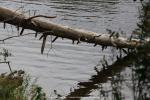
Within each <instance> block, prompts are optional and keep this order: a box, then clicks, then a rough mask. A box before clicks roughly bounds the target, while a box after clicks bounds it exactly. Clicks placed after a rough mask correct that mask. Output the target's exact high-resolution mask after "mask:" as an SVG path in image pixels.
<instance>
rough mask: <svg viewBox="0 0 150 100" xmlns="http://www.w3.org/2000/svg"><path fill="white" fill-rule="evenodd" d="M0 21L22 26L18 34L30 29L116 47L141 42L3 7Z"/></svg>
mask: <svg viewBox="0 0 150 100" xmlns="http://www.w3.org/2000/svg"><path fill="white" fill-rule="evenodd" d="M0 22H3V23H8V24H12V25H15V26H17V27H22V31H21V33H20V35H21V34H23V31H24V29H31V30H34V31H36V32H42V33H43V34H46V35H54V36H56V37H62V38H67V39H71V40H72V41H77V43H80V41H83V42H87V43H93V44H94V45H102V46H113V47H117V48H135V47H138V46H140V45H142V43H141V42H140V41H139V40H136V39H134V40H133V39H132V40H128V39H127V38H123V37H114V36H110V34H99V33H95V32H91V31H85V30H81V29H75V28H70V27H67V26H63V25H58V24H54V23H52V22H44V21H41V20H37V19H34V17H33V18H28V17H26V16H24V15H22V14H19V13H16V12H15V11H12V10H9V9H6V8H3V7H0Z"/></svg>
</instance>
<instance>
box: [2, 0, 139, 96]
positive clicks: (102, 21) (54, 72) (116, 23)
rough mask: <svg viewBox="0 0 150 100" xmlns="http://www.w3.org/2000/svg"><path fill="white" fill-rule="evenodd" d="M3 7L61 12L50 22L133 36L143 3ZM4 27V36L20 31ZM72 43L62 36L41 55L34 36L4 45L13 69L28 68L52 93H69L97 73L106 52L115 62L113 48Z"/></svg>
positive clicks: (52, 1) (59, 1) (5, 2)
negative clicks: (102, 48) (139, 8)
mask: <svg viewBox="0 0 150 100" xmlns="http://www.w3.org/2000/svg"><path fill="white" fill-rule="evenodd" d="M0 6H2V7H7V8H10V9H13V10H16V9H18V8H19V7H21V6H24V8H23V9H20V10H19V11H20V12H21V11H28V10H30V16H32V15H33V12H34V11H35V10H37V14H43V15H52V16H53V15H57V18H55V19H51V20H50V21H53V22H55V23H58V24H64V25H68V26H70V27H75V28H81V29H86V30H90V31H95V32H98V33H106V29H112V30H115V31H124V34H123V36H129V35H130V33H131V32H132V30H134V29H135V28H136V23H137V21H138V15H139V14H138V7H139V3H138V2H136V3H134V2H133V1H132V0H22V1H21V0H1V1H0ZM26 15H29V13H28V12H27V13H26ZM43 20H45V19H43ZM0 27H1V28H0V30H1V37H0V38H1V39H2V38H5V37H7V36H10V35H16V34H18V32H17V31H16V29H15V27H13V28H11V26H10V25H7V29H5V30H4V29H3V28H2V27H3V26H2V24H1V25H0ZM28 32H30V31H28V30H27V31H26V33H28ZM49 41H50V40H49ZM71 42H72V41H70V40H67V39H64V40H62V39H58V40H57V41H56V42H55V43H54V44H53V45H52V46H53V49H50V47H51V44H50V43H47V45H46V47H47V48H46V50H45V53H44V55H41V54H40V47H41V41H39V40H38V39H37V38H34V36H32V35H31V36H24V37H21V38H14V39H11V40H8V41H6V43H5V44H1V47H5V48H7V49H8V50H10V52H11V53H12V54H13V56H12V57H10V58H9V60H10V61H11V66H12V69H14V70H15V69H24V70H25V71H27V72H28V73H29V74H30V75H31V76H32V77H33V78H38V79H37V83H38V84H40V85H41V86H42V87H43V88H44V90H45V91H46V92H47V93H48V94H51V93H53V90H57V91H58V92H59V93H60V94H63V95H66V94H68V93H69V91H70V88H73V87H75V88H76V87H77V86H76V84H77V83H78V82H80V81H86V80H88V79H89V78H90V77H91V76H92V75H94V74H95V73H96V72H95V71H94V70H93V69H94V66H96V65H97V64H98V63H99V61H100V60H101V59H102V58H103V56H104V55H105V56H106V57H107V59H109V60H110V63H111V62H112V60H111V57H112V51H111V49H107V50H105V51H104V52H102V51H101V48H100V46H97V47H93V46H92V45H90V44H86V43H81V44H79V45H72V43H71ZM47 53H48V56H47ZM0 71H1V72H4V71H8V67H7V66H5V65H0Z"/></svg>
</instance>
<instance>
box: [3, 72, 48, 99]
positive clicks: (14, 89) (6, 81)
mask: <svg viewBox="0 0 150 100" xmlns="http://www.w3.org/2000/svg"><path fill="white" fill-rule="evenodd" d="M0 100H46V94H45V93H44V92H43V90H42V88H41V87H39V86H38V85H35V84H31V85H30V77H29V76H26V75H25V74H24V71H22V70H19V71H14V72H13V73H10V74H7V73H3V74H1V75H0Z"/></svg>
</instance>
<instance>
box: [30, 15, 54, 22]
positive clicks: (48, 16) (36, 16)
mask: <svg viewBox="0 0 150 100" xmlns="http://www.w3.org/2000/svg"><path fill="white" fill-rule="evenodd" d="M38 17H44V18H56V16H44V15H36V16H32V17H29V18H28V19H27V20H28V21H31V20H32V19H34V18H38Z"/></svg>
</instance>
